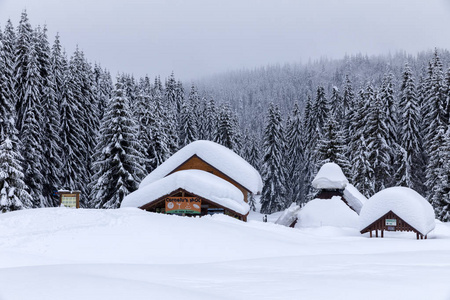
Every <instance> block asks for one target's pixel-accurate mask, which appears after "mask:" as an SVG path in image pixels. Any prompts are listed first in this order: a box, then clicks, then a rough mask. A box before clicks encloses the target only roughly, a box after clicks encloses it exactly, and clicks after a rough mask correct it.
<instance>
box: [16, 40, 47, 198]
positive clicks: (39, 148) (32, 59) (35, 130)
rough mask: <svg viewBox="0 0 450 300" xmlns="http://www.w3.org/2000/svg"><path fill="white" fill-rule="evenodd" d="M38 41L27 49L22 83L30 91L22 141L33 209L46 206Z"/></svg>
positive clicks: (26, 176) (24, 117)
mask: <svg viewBox="0 0 450 300" xmlns="http://www.w3.org/2000/svg"><path fill="white" fill-rule="evenodd" d="M37 42H38V40H37V37H36V36H34V38H33V40H32V41H31V45H30V47H29V48H28V53H26V54H25V55H26V57H27V59H28V64H27V73H26V78H23V79H22V83H23V84H25V86H26V87H27V90H26V93H25V94H24V97H23V98H22V103H23V105H26V107H25V108H23V107H21V109H22V111H23V112H25V114H24V115H23V116H22V124H21V127H20V128H21V131H19V138H20V140H21V141H22V145H23V153H24V155H23V156H24V160H23V164H24V167H23V170H24V174H25V177H24V181H25V184H26V185H27V186H28V187H29V188H30V195H31V197H32V199H33V200H32V201H33V206H34V207H41V206H43V205H44V204H45V203H46V200H45V198H44V197H43V195H42V190H43V181H44V162H43V156H44V153H43V151H44V150H43V145H42V142H43V129H42V124H43V116H42V111H41V108H42V102H41V99H40V98H41V93H40V90H41V86H42V77H41V76H40V70H39V65H38V61H37V52H36V48H37Z"/></svg>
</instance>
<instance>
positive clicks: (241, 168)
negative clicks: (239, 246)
mask: <svg viewBox="0 0 450 300" xmlns="http://www.w3.org/2000/svg"><path fill="white" fill-rule="evenodd" d="M193 156H197V157H198V158H200V159H201V160H202V161H204V162H205V163H207V164H209V165H210V166H212V167H213V168H214V169H217V170H218V171H220V172H221V173H223V174H224V175H226V176H227V177H229V178H230V179H232V180H233V181H235V182H236V183H238V184H239V185H241V186H242V187H243V188H245V189H246V190H248V191H250V192H252V193H254V194H258V193H260V192H261V190H262V179H261V175H260V174H259V172H258V171H257V170H256V169H255V168H253V167H252V166H251V165H250V164H249V163H248V162H247V161H246V160H244V159H243V158H242V157H240V156H239V155H238V154H236V153H235V152H233V151H232V150H230V149H228V148H226V147H224V146H222V145H219V144H217V143H215V142H211V141H204V140H199V141H195V142H192V143H190V144H189V145H187V146H185V147H183V148H182V149H180V150H179V151H178V152H176V153H175V154H173V155H172V156H171V157H170V158H168V159H167V160H166V161H165V162H164V163H162V164H161V165H160V166H158V167H157V168H156V169H155V170H154V171H153V172H151V173H150V174H148V175H147V176H146V177H145V178H144V180H142V182H141V183H140V185H139V188H143V187H145V186H146V185H148V184H151V183H153V182H155V181H157V180H160V179H162V178H164V177H166V176H168V175H170V174H171V173H172V172H173V171H175V170H176V169H177V168H178V167H180V166H181V165H183V164H184V163H185V162H187V161H188V160H189V159H191V158H192V157H193Z"/></svg>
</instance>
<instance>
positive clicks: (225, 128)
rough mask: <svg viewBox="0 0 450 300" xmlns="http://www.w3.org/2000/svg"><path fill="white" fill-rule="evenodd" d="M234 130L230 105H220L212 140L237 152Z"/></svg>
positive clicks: (234, 125)
mask: <svg viewBox="0 0 450 300" xmlns="http://www.w3.org/2000/svg"><path fill="white" fill-rule="evenodd" d="M236 130H237V128H236V124H235V123H234V121H233V115H232V112H231V109H230V106H229V105H224V106H222V108H221V110H220V114H219V121H218V124H217V129H216V131H215V137H214V142H216V143H219V144H221V145H223V146H225V147H227V148H229V149H231V150H235V151H236V152H237V150H238V149H240V148H239V147H238V141H237V132H236Z"/></svg>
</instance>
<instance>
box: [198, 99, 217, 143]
mask: <svg viewBox="0 0 450 300" xmlns="http://www.w3.org/2000/svg"><path fill="white" fill-rule="evenodd" d="M204 100H206V99H204ZM203 115H204V118H203V124H202V126H201V127H200V128H201V129H200V134H201V138H202V139H204V140H209V141H212V140H214V134H215V132H216V128H217V126H218V125H217V123H218V113H217V107H216V103H215V102H214V99H213V98H211V99H210V100H209V101H208V102H206V105H205V111H204V113H203Z"/></svg>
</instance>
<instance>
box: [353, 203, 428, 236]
mask: <svg viewBox="0 0 450 300" xmlns="http://www.w3.org/2000/svg"><path fill="white" fill-rule="evenodd" d="M386 219H396V220H397V225H396V226H389V225H386ZM388 227H395V230H388ZM374 230H375V237H378V230H380V231H381V237H384V231H412V232H415V233H416V237H417V239H419V238H420V239H424V238H425V239H426V238H427V236H426V235H425V236H424V235H423V234H421V233H420V232H419V231H418V230H416V229H415V228H414V227H412V226H411V225H410V224H408V223H407V222H406V221H404V220H403V219H402V218H400V217H399V216H398V215H396V214H395V213H394V212H393V211H392V210H390V211H389V212H387V213H386V214H385V215H384V216H382V217H380V218H379V219H378V220H376V221H375V222H373V223H372V224H370V225H369V226H367V227H366V228H364V229H363V230H361V233H366V232H370V237H372V231H374Z"/></svg>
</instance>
